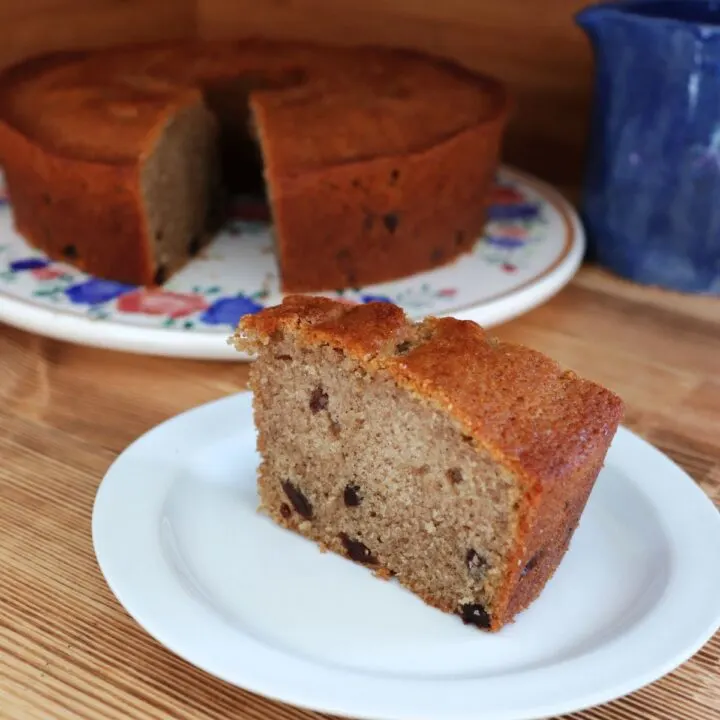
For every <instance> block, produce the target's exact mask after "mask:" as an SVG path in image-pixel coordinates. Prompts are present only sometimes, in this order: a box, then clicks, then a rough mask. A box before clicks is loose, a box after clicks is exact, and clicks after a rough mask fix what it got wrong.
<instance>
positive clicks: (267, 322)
mask: <svg viewBox="0 0 720 720" xmlns="http://www.w3.org/2000/svg"><path fill="white" fill-rule="evenodd" d="M285 333H291V334H292V335H293V337H294V338H295V339H296V341H297V342H298V343H300V344H301V345H302V344H306V345H308V346H316V345H328V346H330V347H333V348H337V349H338V350H341V351H342V352H344V353H345V354H347V355H349V356H351V357H353V358H355V359H357V360H358V361H360V362H361V363H362V364H363V366H364V367H366V368H367V369H368V371H370V372H373V371H378V370H381V371H384V372H385V373H389V375H390V376H391V377H392V378H393V379H394V380H395V382H396V383H397V384H398V386H400V387H402V388H404V389H406V390H408V391H410V392H411V393H413V394H415V395H416V396H418V397H420V398H422V399H424V400H426V401H428V402H430V403H432V404H433V405H434V406H435V407H437V408H439V409H441V410H442V411H443V412H445V413H447V414H448V415H449V416H451V417H452V418H453V419H454V420H455V421H456V423H457V425H458V427H459V430H460V431H461V432H462V433H464V434H465V435H466V436H467V437H468V438H469V439H472V442H474V443H475V444H476V446H477V447H480V448H482V449H484V450H485V451H487V452H489V453H490V454H491V455H492V457H494V459H495V460H496V461H497V462H498V463H500V464H501V465H502V466H503V467H505V468H508V469H510V470H511V471H513V472H514V473H515V474H516V476H517V477H518V478H519V480H520V482H521V483H522V485H523V487H522V488H521V490H522V498H523V499H522V501H521V502H522V507H521V508H520V518H521V521H520V523H519V526H518V528H517V537H516V538H515V543H514V548H515V549H514V551H513V553H512V556H511V558H510V561H509V563H508V570H507V575H506V577H505V581H504V583H503V589H502V591H501V593H500V595H501V598H500V599H499V600H498V607H497V608H496V614H495V616H494V617H493V629H497V628H499V627H501V626H502V625H503V624H505V622H507V621H508V620H509V619H511V618H512V617H514V615H515V614H516V613H517V612H519V611H520V610H522V609H523V608H524V607H526V606H527V605H528V604H529V603H530V602H531V601H532V600H533V599H534V598H535V597H536V596H537V594H538V593H539V592H540V591H541V589H542V588H543V587H544V585H545V584H546V582H547V580H548V579H549V577H550V576H551V575H552V574H553V573H554V571H555V569H556V568H557V565H558V564H559V562H560V560H561V559H562V557H563V555H564V553H565V551H566V550H567V547H568V544H569V542H570V539H571V537H572V534H573V531H574V529H575V527H576V525H577V523H578V521H579V518H580V515H581V513H582V511H583V509H584V507H585V503H586V501H587V498H588V496H589V493H590V491H591V489H592V487H593V484H594V481H595V479H596V477H597V475H598V473H599V471H600V469H601V467H602V462H603V460H604V457H605V454H606V452H607V449H608V447H609V444H610V442H611V440H612V438H613V436H614V434H615V432H616V430H617V427H618V425H619V422H620V420H621V417H622V414H623V403H622V401H621V400H620V398H619V397H618V396H617V395H615V394H614V393H612V392H611V391H609V390H607V389H605V388H603V387H601V386H600V385H598V384H596V383H593V382H591V381H588V380H585V379H582V378H580V377H578V376H577V375H576V374H574V373H573V372H570V371H567V370H563V369H561V368H560V366H559V365H558V364H557V363H556V362H555V361H553V360H551V359H550V358H548V357H546V356H545V355H543V354H542V353H540V352H537V351H535V350H531V349H529V348H526V347H523V346H519V345H513V344H509V343H504V342H500V341H498V340H496V339H494V338H492V337H491V336H489V335H488V334H487V333H486V332H485V331H484V330H483V329H482V328H481V327H479V326H478V325H476V324H475V323H472V322H469V321H460V320H456V319H453V318H442V319H436V318H429V319H427V320H426V321H424V322H423V323H422V324H421V325H419V326H413V325H412V323H410V322H409V321H408V320H407V318H406V317H405V315H404V313H403V312H402V310H401V309H400V308H398V307H396V306H394V305H391V304H386V303H369V304H365V305H347V304H345V303H340V302H336V301H333V300H329V299H325V298H314V297H303V296H291V297H288V298H287V299H286V300H285V301H284V302H283V303H282V305H279V306H276V307H273V308H267V309H265V310H263V311H262V312H260V313H258V314H256V315H249V316H246V317H244V318H243V319H242V320H241V322H240V325H239V327H238V330H237V332H236V334H235V344H236V346H237V347H238V348H242V349H249V350H252V349H253V347H258V346H259V345H265V344H268V343H269V342H271V340H272V339H273V338H276V337H278V336H279V335H283V334H285ZM409 337H412V338H414V339H413V340H412V342H411V343H410V344H408V342H407V339H408V338H409ZM429 601H430V602H432V599H431V598H430V599H429Z"/></svg>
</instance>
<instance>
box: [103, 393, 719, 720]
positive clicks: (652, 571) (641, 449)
mask: <svg viewBox="0 0 720 720" xmlns="http://www.w3.org/2000/svg"><path fill="white" fill-rule="evenodd" d="M257 465H258V456H257V454H256V451H255V428H254V425H253V419H252V409H251V396H250V394H249V393H246V394H241V395H234V396H230V397H227V398H224V399H222V400H219V401H216V402H213V403H210V404H207V405H204V406H201V407H199V408H196V409H194V410H191V411H189V412H186V413H183V414H181V415H179V416H177V417H175V418H173V419H171V420H169V421H167V422H165V423H163V424H162V425H160V426H158V427H156V428H155V429H153V430H151V431H150V432H149V433H147V434H146V435H144V436H143V437H142V438H140V439H139V440H138V441H136V442H135V443H134V444H133V445H131V446H130V447H129V448H128V449H127V450H126V451H125V452H124V453H122V454H121V455H120V457H119V458H118V459H117V460H116V461H115V463H114V464H113V465H112V467H111V468H110V469H109V471H108V473H107V475H106V476H105V478H104V480H103V481H102V484H101V485H100V488H99V490H98V494H97V497H96V500H95V506H94V510H93V519H92V532H93V542H94V546H95V552H96V555H97V558H98V562H99V565H100V568H101V571H102V573H103V574H104V576H105V579H106V580H107V582H108V584H109V586H110V588H111V589H112V591H113V592H114V593H115V595H116V596H117V598H118V599H119V601H120V603H122V605H123V606H124V607H125V608H126V609H127V611H128V612H129V613H130V615H131V616H132V617H133V618H134V619H135V620H136V621H137V622H138V623H139V625H140V626H142V627H143V628H144V629H145V630H146V631H147V632H148V633H149V634H150V635H152V636H153V637H154V638H156V639H157V640H158V641H159V642H160V643H162V644H163V645H165V646H166V647H167V648H169V649H170V650H171V651H172V652H174V653H176V654H177V655H179V656H180V657H182V658H184V659H185V660H186V661H188V662H190V663H192V664H193V665H195V666H197V667H199V668H202V669H203V670H205V671H207V672H209V673H211V674H213V675H215V676H217V677H219V678H222V679H223V680H225V681H227V682H229V683H232V684H234V685H237V686H239V687H242V688H245V689H247V690H250V691H253V692H256V693H259V694H261V695H265V696H267V697H271V698H274V699H276V700H280V701H283V702H287V703H291V704H293V705H297V706H300V707H305V708H311V709H314V710H319V711H323V712H327V713H331V714H333V715H343V716H350V717H356V718H372V719H375V718H377V720H438V719H439V718H442V719H443V720H477V718H483V720H529V719H531V718H546V717H555V716H556V715H560V714H563V713H570V712H575V711H578V710H580V709H582V708H585V707H588V706H591V705H595V704H598V703H602V702H606V701H609V700H612V699H614V698H617V697H619V696H621V695H624V694H626V693H629V692H632V691H634V690H636V689H638V688H640V687H642V686H644V685H646V684H647V683H650V682H652V681H654V680H656V679H658V678H659V677H661V676H662V675H664V674H665V673H668V672H670V671H671V670H673V669H674V668H675V667H677V666H678V665H679V664H681V663H682V662H684V661H685V660H687V659H688V658H689V657H690V656H691V655H693V654H694V653H695V652H696V651H697V650H699V649H700V647H701V646H702V645H703V644H704V643H705V642H706V641H707V640H709V639H710V637H711V636H712V634H713V633H714V632H715V631H716V630H717V629H718V627H720V600H719V598H720V563H718V557H720V514H719V513H718V511H717V509H716V508H715V507H714V506H713V504H712V503H711V502H710V500H709V499H708V498H707V497H706V496H705V494H704V493H703V492H702V491H701V490H700V489H699V488H698V486H697V485H696V484H695V483H694V482H693V481H692V480H691V479H690V478H689V477H688V476H687V475H686V474H685V473H684V472H683V471H682V470H681V469H680V468H678V467H677V466H676V465H675V464H673V463H672V462H671V461H670V460H669V459H668V458H666V457H665V456H664V455H662V454H661V453H660V452H659V451H658V450H656V449H655V448H653V447H652V446H650V445H649V444H648V443H646V442H645V441H644V440H641V439H640V438H638V437H637V436H636V435H633V434H632V433H631V432H630V431H628V430H626V429H624V428H621V429H620V430H619V432H618V434H617V435H616V437H615V440H614V442H613V444H612V447H611V448H610V452H609V453H608V457H607V462H606V464H605V467H604V469H603V471H602V472H601V474H600V477H599V478H598V481H597V484H596V486H595V488H594V490H593V492H592V495H591V497H590V500H589V502H588V505H587V507H586V510H585V512H584V513H583V516H582V518H581V521H580V525H579V526H578V529H577V531H576V533H575V535H574V537H573V540H572V543H571V546H570V550H569V552H568V554H567V555H566V556H565V558H564V559H563V562H562V563H561V565H560V567H559V568H558V570H557V572H556V573H555V575H554V576H553V578H552V579H551V580H550V582H549V583H548V585H547V586H546V588H545V590H544V592H543V593H542V595H541V596H540V598H538V600H537V601H536V602H535V603H534V604H533V605H532V606H531V607H530V608H528V609H527V610H526V611H525V612H523V613H521V614H520V615H519V616H518V618H517V620H516V622H515V623H514V624H512V625H509V626H507V627H506V628H504V629H503V630H501V631H500V632H499V633H496V634H493V635H489V634H486V633H483V632H482V631H480V630H478V629H477V628H475V627H473V626H466V625H463V623H462V622H461V620H460V618H458V617H456V616H453V615H449V614H445V613H442V612H440V611H439V610H435V609H434V608H431V607H429V606H427V605H425V604H424V603H423V602H422V601H421V600H419V599H418V598H417V597H415V596H414V595H411V594H410V593H409V592H408V591H406V590H404V589H403V588H402V587H401V586H400V585H398V584H397V583H396V582H393V581H390V582H384V581H382V580H379V579H377V578H376V577H374V576H373V575H372V573H370V572H369V571H368V569H367V568H364V567H362V566H360V565H356V564H354V563H352V562H350V561H349V560H345V559H344V558H341V557H339V556H337V555H333V554H331V553H322V552H320V551H319V550H318V549H317V548H316V547H315V545H313V544H311V543H310V542H309V541H307V540H305V539H304V538H301V537H300V536H298V535H296V534H294V533H292V532H290V531H287V530H284V529H282V528H280V527H278V526H277V525H275V524H274V523H273V522H272V521H271V520H269V519H268V518H267V517H265V516H264V515H260V514H258V513H257V510H256V508H257V503H258V499H257V492H256V471H257Z"/></svg>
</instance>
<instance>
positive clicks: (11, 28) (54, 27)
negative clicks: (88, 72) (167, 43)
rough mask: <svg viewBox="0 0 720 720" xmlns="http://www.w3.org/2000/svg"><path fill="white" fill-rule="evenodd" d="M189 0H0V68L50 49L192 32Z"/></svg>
mask: <svg viewBox="0 0 720 720" xmlns="http://www.w3.org/2000/svg"><path fill="white" fill-rule="evenodd" d="M195 27H196V25H195V0H0V67H6V66H7V65H11V64H13V63H15V62H18V61H19V60H22V59H25V58H27V57H32V56H34V55H38V54H42V53H46V52H52V51H56V50H76V49H84V48H96V47H106V46H109V45H119V44H123V43H128V42H153V41H157V40H162V39H170V38H181V37H190V36H192V35H193V34H194V33H195Z"/></svg>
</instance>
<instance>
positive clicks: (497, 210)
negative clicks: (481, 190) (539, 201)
mask: <svg viewBox="0 0 720 720" xmlns="http://www.w3.org/2000/svg"><path fill="white" fill-rule="evenodd" d="M539 215H540V208H539V207H538V206H537V205H535V204H534V203H511V204H507V205H505V204H504V203H503V204H501V205H491V206H490V207H489V209H488V219H490V220H495V221H498V220H534V219H535V218H537V217H539Z"/></svg>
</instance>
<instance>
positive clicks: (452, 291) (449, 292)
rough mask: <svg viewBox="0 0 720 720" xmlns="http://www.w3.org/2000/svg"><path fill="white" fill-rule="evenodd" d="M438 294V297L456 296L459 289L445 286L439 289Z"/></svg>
mask: <svg viewBox="0 0 720 720" xmlns="http://www.w3.org/2000/svg"><path fill="white" fill-rule="evenodd" d="M437 294H438V297H455V295H457V290H456V289H455V288H443V289H442V290H438V292H437Z"/></svg>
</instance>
